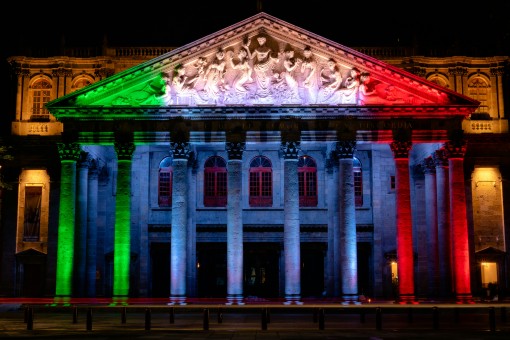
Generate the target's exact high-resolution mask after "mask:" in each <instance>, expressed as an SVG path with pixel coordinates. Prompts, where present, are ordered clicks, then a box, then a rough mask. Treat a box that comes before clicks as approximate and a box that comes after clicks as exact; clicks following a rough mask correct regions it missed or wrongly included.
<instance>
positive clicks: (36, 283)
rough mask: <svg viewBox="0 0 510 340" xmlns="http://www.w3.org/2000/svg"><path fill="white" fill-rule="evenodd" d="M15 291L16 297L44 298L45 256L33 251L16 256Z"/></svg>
mask: <svg viewBox="0 0 510 340" xmlns="http://www.w3.org/2000/svg"><path fill="white" fill-rule="evenodd" d="M16 261H17V265H16V279H17V280H16V281H17V285H16V290H17V295H18V296H23V297H42V296H44V290H45V282H46V275H45V273H46V255H45V254H43V253H40V252H38V251H35V250H33V249H30V250H26V251H24V252H21V253H19V254H17V255H16Z"/></svg>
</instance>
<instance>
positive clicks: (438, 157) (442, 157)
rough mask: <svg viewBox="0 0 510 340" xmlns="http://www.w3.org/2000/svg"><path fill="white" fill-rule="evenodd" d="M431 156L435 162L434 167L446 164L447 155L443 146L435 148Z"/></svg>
mask: <svg viewBox="0 0 510 340" xmlns="http://www.w3.org/2000/svg"><path fill="white" fill-rule="evenodd" d="M432 158H433V159H434V163H435V164H436V167H438V166H448V156H447V155H446V150H445V149H444V148H441V149H439V150H436V151H435V152H434V153H433V154H432Z"/></svg>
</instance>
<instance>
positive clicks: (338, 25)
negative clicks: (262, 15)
mask: <svg viewBox="0 0 510 340" xmlns="http://www.w3.org/2000/svg"><path fill="white" fill-rule="evenodd" d="M260 2H261V4H262V10H263V11H264V12H267V13H269V14H271V15H273V16H276V17H278V18H280V19H282V20H285V21H287V22H289V23H291V24H294V25H296V26H299V27H301V28H304V29H306V30H308V31H311V32H314V33H316V34H319V35H321V36H323V37H325V38H328V39H330V40H333V41H336V42H338V43H340V44H343V45H347V46H353V47H356V46H367V45H369V46H376V45H379V46H380V45H409V44H411V43H412V42H413V41H414V42H415V43H419V44H426V45H437V46H449V45H452V44H464V45H468V46H478V45H479V46H481V47H483V46H486V48H495V44H498V43H499V44H500V45H503V44H504V45H505V46H507V47H506V49H507V50H508V49H509V47H508V46H510V1H506V0H482V1H478V2H477V3H476V7H473V5H472V4H470V2H467V1H455V0H454V1H452V0H441V1H439V0H429V1H412V0H407V1H401V0H394V1H391V0H385V1H373V0H370V1H368V0H349V1H346V0H299V1H298V0H292V1H290V0H260ZM57 3H58V2H57ZM112 3H113V5H112ZM11 4H12V5H13V6H14V8H13V9H12V10H11V11H10V12H8V11H2V12H3V14H4V16H5V15H7V16H8V17H7V18H5V19H4V20H2V26H5V27H6V28H7V29H8V32H7V34H6V36H5V38H6V40H7V42H8V45H9V47H8V50H10V51H12V50H15V49H19V48H21V49H22V48H24V47H26V46H36V45H48V44H60V42H61V41H62V36H65V41H66V44H67V45H68V46H79V45H86V44H90V43H98V44H100V43H101V41H102V37H103V36H104V35H105V34H106V36H107V37H108V40H109V43H110V45H117V46H119V45H127V44H128V43H132V42H134V43H136V44H138V45H145V46H154V45H167V46H181V45H184V44H186V43H189V42H192V41H194V40H196V39H199V38H201V37H203V36H205V35H207V34H210V33H214V32H216V31H218V30H220V29H222V28H225V27H228V26H230V25H232V24H235V23H237V22H238V21H241V20H243V19H245V18H248V17H250V16H252V15H254V14H256V13H257V10H258V7H257V0H235V1H234V0H178V1H176V0H166V1H136V0H135V1H125V2H112V1H108V0H102V1H98V0H87V1H76V2H72V1H70V0H68V1H67V2H62V3H59V5H55V4H54V2H40V1H38V2H33V3H32V2H28V3H27V2H25V1H15V2H11ZM80 6H82V7H83V9H80ZM16 7H19V8H16ZM26 23H31V24H28V25H27V24H26ZM4 32H5V30H4ZM2 35H3V34H2Z"/></svg>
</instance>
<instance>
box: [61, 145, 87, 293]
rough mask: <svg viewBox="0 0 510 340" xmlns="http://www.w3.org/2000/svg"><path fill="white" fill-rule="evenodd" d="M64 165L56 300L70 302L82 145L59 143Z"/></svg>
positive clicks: (62, 165)
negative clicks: (77, 187)
mask: <svg viewBox="0 0 510 340" xmlns="http://www.w3.org/2000/svg"><path fill="white" fill-rule="evenodd" d="M57 147H58V153H59V155H60V163H61V175H60V177H61V179H60V207H59V220H58V236H57V240H58V241H57V242H58V244H57V269H56V287H55V298H56V299H60V298H63V299H66V298H70V297H71V295H72V293H73V287H72V280H73V265H74V264H73V261H74V228H75V212H76V211H75V209H76V162H77V161H78V159H79V158H80V152H81V150H80V145H79V144H78V143H75V142H69V143H58V144H57Z"/></svg>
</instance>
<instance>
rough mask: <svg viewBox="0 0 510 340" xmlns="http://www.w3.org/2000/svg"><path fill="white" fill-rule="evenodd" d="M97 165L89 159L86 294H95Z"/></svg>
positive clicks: (93, 295) (90, 295) (92, 295)
mask: <svg viewBox="0 0 510 340" xmlns="http://www.w3.org/2000/svg"><path fill="white" fill-rule="evenodd" d="M97 197H98V166H97V161H96V160H94V159H92V160H91V161H90V167H89V175H88V201H87V208H88V210H87V260H86V267H87V270H86V296H87V297H95V296H96V271H97V268H96V264H97V255H96V254H97Z"/></svg>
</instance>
